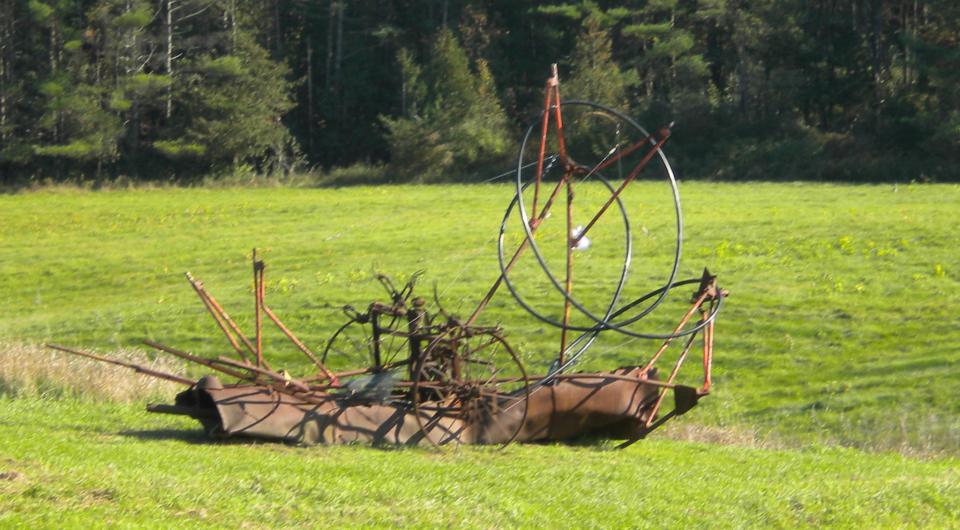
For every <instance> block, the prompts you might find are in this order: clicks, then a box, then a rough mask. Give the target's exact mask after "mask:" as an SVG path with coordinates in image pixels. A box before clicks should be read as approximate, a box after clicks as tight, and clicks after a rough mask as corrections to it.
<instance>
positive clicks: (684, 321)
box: [643, 291, 710, 373]
mask: <svg viewBox="0 0 960 530" xmlns="http://www.w3.org/2000/svg"><path fill="white" fill-rule="evenodd" d="M709 295H710V293H709V292H707V291H704V292H702V293H700V296H699V297H697V299H696V301H694V303H693V307H691V308H690V310H689V311H687V314H685V315H683V318H682V319H680V323H679V324H677V327H676V328H674V330H673V333H671V335H676V334H677V333H678V332H679V331H680V330H681V329H683V327H684V326H686V325H687V321H688V320H690V317H692V316H693V313H694V312H695V311H696V310H697V309H698V308H699V307H700V306H701V305H702V304H703V301H704V300H706V298H707V296H709ZM674 338H676V337H670V338H669V339H667V340H665V341H663V345H662V346H660V349H659V350H657V353H655V354H654V355H653V357H652V358H651V359H650V361H649V362H647V364H646V365H644V367H643V372H644V373H646V372H648V371H649V370H650V368H652V367H653V364H654V363H655V362H657V359H659V358H660V356H661V355H662V354H663V352H665V351H667V347H668V346H670V342H671V341H673V339H674Z"/></svg>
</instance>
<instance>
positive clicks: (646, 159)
mask: <svg viewBox="0 0 960 530" xmlns="http://www.w3.org/2000/svg"><path fill="white" fill-rule="evenodd" d="M668 138H670V129H669V128H666V127H665V128H663V129H661V130H660V139H659V140H658V141H657V143H656V144H654V146H653V147H651V148H650V150H649V151H647V154H645V155H643V158H642V159H640V162H639V163H638V164H637V165H636V167H634V168H633V171H631V172H630V174H629V175H627V178H625V179H623V183H621V184H620V187H619V188H617V191H615V192H613V195H611V196H610V198H609V199H607V202H605V203H604V204H603V206H601V207H600V210H599V211H597V213H596V214H594V216H593V218H592V219H590V222H589V223H587V225H586V226H584V227H583V230H581V231H580V233H579V234H578V235H577V237H575V238H574V240H573V243H572V244H573V245H574V246H576V244H577V243H579V242H580V240H581V239H583V238H584V236H586V235H587V232H589V231H590V229H591V228H593V225H595V224H596V223H597V221H599V220H600V217H602V216H603V214H604V213H606V211H607V210H608V209H609V208H610V205H611V204H613V203H614V201H616V200H617V199H618V198H619V197H620V195H621V194H622V193H623V190H625V189H626V188H627V186H629V185H630V183H631V182H633V181H634V180H635V179H636V178H637V176H639V175H640V172H641V171H643V168H645V167H647V164H648V163H650V160H651V159H652V158H653V155H655V154H657V151H659V150H660V148H661V147H663V144H664V143H665V142H666V141H667V139H668Z"/></svg>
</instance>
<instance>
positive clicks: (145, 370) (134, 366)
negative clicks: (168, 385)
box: [44, 344, 195, 386]
mask: <svg viewBox="0 0 960 530" xmlns="http://www.w3.org/2000/svg"><path fill="white" fill-rule="evenodd" d="M44 346H46V347H47V348H50V349H52V350H57V351H62V352H65V353H72V354H73V355H79V356H81V357H88V358H90V359H93V360H95V361H100V362H104V363H108V364H115V365H117V366H123V367H124V368H129V369H131V370H133V371H135V372H139V373H141V374H144V375H149V376H152V377H156V378H159V379H166V380H167V381H173V382H174V383H180V384H182V385H187V386H190V385H193V383H194V382H195V381H193V380H191V379H187V378H186V377H181V376H179V375H174V374H168V373H167V372H161V371H160V370H154V369H153V368H147V367H145V366H140V365H139V364H134V363H128V362H126V361H120V360H117V359H111V358H109V357H103V356H101V355H97V354H95V353H90V352H85V351H82V350H75V349H73V348H67V347H66V346H60V345H57V344H44Z"/></svg>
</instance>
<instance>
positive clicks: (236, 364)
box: [212, 356, 310, 392]
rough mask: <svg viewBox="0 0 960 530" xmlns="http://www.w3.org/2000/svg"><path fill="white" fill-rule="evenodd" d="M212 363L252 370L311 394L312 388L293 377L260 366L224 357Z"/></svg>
mask: <svg viewBox="0 0 960 530" xmlns="http://www.w3.org/2000/svg"><path fill="white" fill-rule="evenodd" d="M212 362H214V363H223V364H226V365H227V366H232V367H234V368H240V369H243V370H250V371H251V372H256V373H258V374H261V375H265V376H267V377H269V378H271V379H273V380H274V381H276V382H278V383H281V384H283V385H289V386H292V387H295V388H297V389H298V390H301V391H303V392H309V391H310V388H309V387H307V385H305V384H303V383H301V382H300V381H298V380H296V379H293V378H291V377H284V376H283V374H279V373H277V372H274V371H273V370H267V369H266V368H260V367H259V366H253V365H252V364H246V363H239V362H237V361H234V360H233V359H231V358H229V357H223V356H220V357H218V358H217V359H216V360H214V361H212Z"/></svg>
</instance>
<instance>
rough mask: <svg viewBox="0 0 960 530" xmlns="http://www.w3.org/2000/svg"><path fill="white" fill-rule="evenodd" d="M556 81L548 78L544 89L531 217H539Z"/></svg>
mask: <svg viewBox="0 0 960 530" xmlns="http://www.w3.org/2000/svg"><path fill="white" fill-rule="evenodd" d="M551 81H554V82H555V81H556V79H555V78H551V79H548V80H547V88H546V90H544V92H545V93H546V95H545V97H544V102H543V121H542V125H541V131H540V152H539V154H538V155H537V180H536V182H535V184H534V188H533V211H532V212H531V213H530V217H532V218H536V217H537V203H538V200H539V198H540V180H541V179H542V178H543V157H544V155H545V154H546V149H547V128H548V127H549V126H550V99H551V97H552V96H553V93H552V91H551V90H550V82H551Z"/></svg>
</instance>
